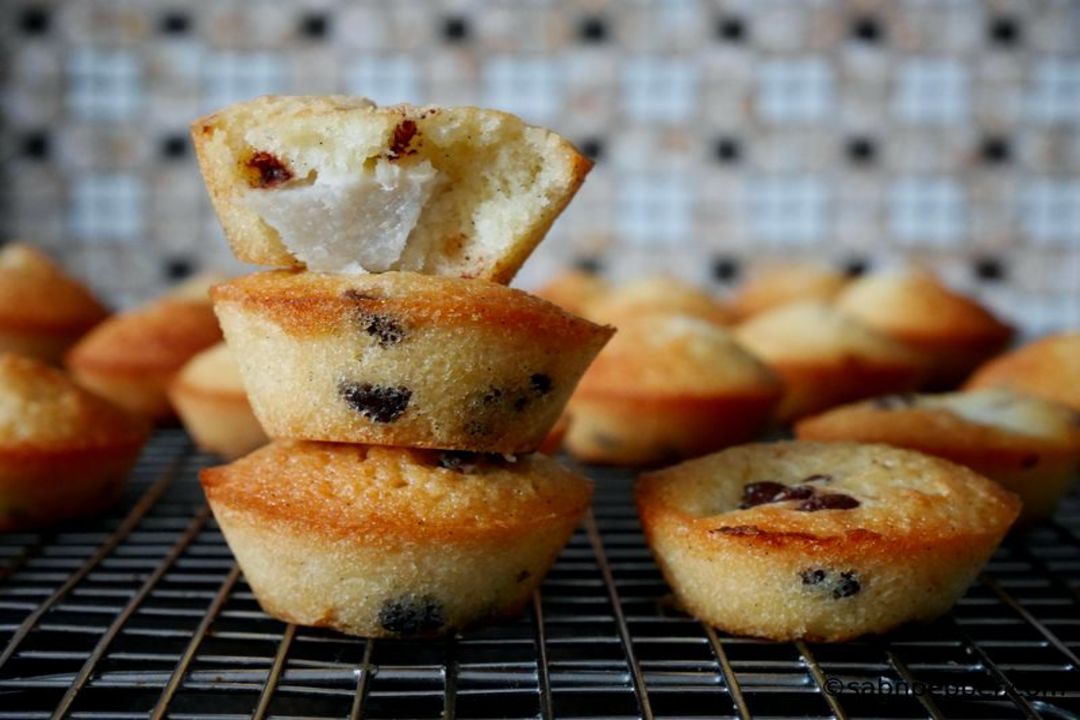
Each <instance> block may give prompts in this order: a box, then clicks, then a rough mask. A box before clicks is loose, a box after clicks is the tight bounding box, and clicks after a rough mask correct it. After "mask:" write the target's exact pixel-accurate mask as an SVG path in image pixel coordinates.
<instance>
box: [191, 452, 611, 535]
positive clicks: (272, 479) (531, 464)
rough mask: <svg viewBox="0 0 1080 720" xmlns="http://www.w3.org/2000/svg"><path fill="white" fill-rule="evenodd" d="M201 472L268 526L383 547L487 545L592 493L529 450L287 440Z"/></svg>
mask: <svg viewBox="0 0 1080 720" xmlns="http://www.w3.org/2000/svg"><path fill="white" fill-rule="evenodd" d="M443 465H446V466H448V467H457V468H458V469H448V467H443ZM462 470H464V471H462ZM200 477H201V481H202V485H203V489H204V490H205V491H206V494H207V497H208V499H209V500H210V501H211V502H212V503H214V504H215V505H216V506H222V507H226V508H232V509H234V510H236V511H240V512H243V513H245V514H246V515H247V516H249V517H255V518H259V519H260V521H262V522H265V523H267V524H268V525H276V526H283V525H287V526H292V527H294V528H295V529H296V530H298V531H299V530H303V532H304V533H305V534H307V535H309V536H311V537H318V538H324V539H327V540H335V539H340V538H349V537H364V538H365V541H366V542H377V543H388V544H391V545H399V544H401V543H410V542H418V543H439V544H442V545H446V544H475V543H484V544H487V543H490V544H492V546H493V547H495V546H497V544H498V543H499V542H502V541H505V540H506V539H508V538H512V537H517V536H519V535H522V534H524V533H527V532H531V531H533V529H535V528H538V527H543V526H545V525H549V524H551V523H553V522H558V521H560V520H565V519H575V518H577V517H580V515H581V514H582V513H584V512H585V509H586V508H587V507H588V505H589V500H590V498H591V496H592V486H591V483H589V482H588V481H586V480H583V479H582V478H581V477H579V476H577V475H575V474H573V473H571V472H569V471H568V470H565V469H563V468H562V467H561V466H560V465H558V463H556V462H555V461H554V460H551V459H550V458H547V457H545V456H543V455H538V454H537V455H525V456H520V457H517V458H516V459H514V460H513V461H509V460H503V459H501V458H490V459H489V458H486V457H484V456H473V455H471V454H455V453H447V454H443V453H440V452H437V451H424V450H412V449H407V448H390V447H377V446H364V445H342V444H332V443H310V442H302V441H293V440H279V441H276V442H274V443H271V444H270V445H267V446H266V447H264V448H262V449H260V450H257V451H255V452H254V453H252V454H251V455H248V456H247V457H245V458H243V459H241V460H238V461H236V462H234V463H232V464H231V465H226V466H222V467H216V468H209V469H206V470H203V471H202V474H201V476H200ZM285 479H287V481H283V480H285Z"/></svg>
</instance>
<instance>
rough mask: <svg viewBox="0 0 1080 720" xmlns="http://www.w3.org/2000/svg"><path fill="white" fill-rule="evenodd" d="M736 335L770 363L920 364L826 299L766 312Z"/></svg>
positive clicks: (802, 302)
mask: <svg viewBox="0 0 1080 720" xmlns="http://www.w3.org/2000/svg"><path fill="white" fill-rule="evenodd" d="M735 337H736V338H737V339H738V340H739V342H741V343H742V344H743V345H745V346H746V347H747V348H748V349H749V350H750V351H751V352H753V353H754V354H756V355H758V356H759V357H761V358H763V359H765V360H767V361H775V360H783V361H792V362H797V361H800V360H805V361H811V362H814V361H816V362H837V363H838V362H843V361H845V360H848V359H856V358H857V359H861V360H870V361H877V362H880V363H885V364H896V365H913V366H915V365H919V364H920V360H919V357H918V356H917V355H915V354H914V353H913V352H912V351H911V350H909V349H908V348H907V347H906V346H904V345H903V344H901V343H899V342H897V341H896V340H893V339H892V338H890V337H889V336H887V335H883V334H882V333H880V332H878V331H876V330H874V329H873V328H871V327H869V326H867V325H865V324H864V323H862V322H861V321H859V320H857V319H855V318H853V317H851V316H849V315H847V314H845V313H843V312H841V311H839V310H837V309H836V308H835V307H833V306H832V305H829V304H827V303H825V302H821V301H813V300H803V301H798V302H794V303H789V304H786V305H783V306H781V307H777V308H774V309H771V310H766V311H765V312H762V313H760V314H758V315H755V316H754V317H752V318H750V319H749V320H746V321H745V322H743V323H741V324H740V325H739V326H738V327H737V328H736V329H735Z"/></svg>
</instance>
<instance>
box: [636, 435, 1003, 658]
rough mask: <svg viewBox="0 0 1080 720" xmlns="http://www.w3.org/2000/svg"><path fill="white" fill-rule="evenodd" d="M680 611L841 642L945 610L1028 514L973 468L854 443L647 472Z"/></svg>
mask: <svg viewBox="0 0 1080 720" xmlns="http://www.w3.org/2000/svg"><path fill="white" fill-rule="evenodd" d="M635 493H636V496H637V505H638V512H639V514H640V516H641V522H642V525H643V527H644V530H645V537H646V539H647V541H648V543H649V547H650V548H651V549H652V552H653V555H654V556H655V557H656V560H657V563H658V564H659V565H660V569H661V570H662V571H663V573H664V577H665V578H666V579H667V581H668V583H669V584H670V585H671V588H672V589H673V590H674V591H675V595H676V597H677V598H678V600H679V601H680V603H681V604H682V606H683V607H684V608H685V609H686V610H688V611H689V612H690V613H692V614H693V615H695V616H696V617H698V618H699V619H701V620H703V621H705V622H707V623H709V624H711V625H715V626H717V627H719V628H721V629H723V630H726V631H727V632H730V633H734V634H738V635H752V636H758V637H765V638H770V639H773V640H799V639H804V640H812V641H825V642H833V641H842V640H849V639H851V638H855V637H858V636H860V635H865V634H867V633H883V632H886V631H888V630H891V629H892V628H894V627H896V626H898V625H900V624H902V623H905V622H908V621H912V620H929V619H932V618H935V617H937V616H939V615H941V614H942V613H944V612H946V611H947V610H948V609H949V608H950V607H951V606H952V605H953V603H954V602H956V600H957V599H958V598H959V597H960V596H961V595H963V594H964V591H965V590H967V588H968V586H969V585H970V584H971V582H972V580H973V579H974V578H975V576H976V574H977V573H978V572H979V569H980V568H982V566H983V565H984V564H985V563H986V561H987V559H988V558H989V557H990V555H991V553H993V551H994V549H995V548H996V547H997V545H998V543H1000V542H1001V539H1002V538H1003V537H1004V536H1005V533H1006V532H1007V531H1008V529H1009V526H1010V525H1011V524H1012V522H1013V520H1015V519H1016V516H1017V514H1018V513H1019V511H1020V502H1019V500H1017V498H1016V497H1015V496H1014V495H1012V494H1011V493H1009V492H1008V491H1006V490H1004V489H1003V488H1002V487H1001V486H999V485H997V484H996V483H993V482H991V481H989V480H987V479H986V478H983V477H982V476H980V475H977V474H975V473H974V472H972V471H971V470H968V469H967V468H964V467H961V466H959V465H954V464H953V463H950V462H947V461H945V460H941V459H938V458H933V457H929V456H927V455H922V454H920V453H917V452H913V451H911V450H901V449H898V448H892V447H888V446H885V445H859V444H855V443H809V442H780V443H768V444H755V445H744V446H741V447H735V448H729V449H728V450H724V451H723V452H719V453H715V454H713V455H709V456H707V457H703V458H699V459H697V460H691V461H689V462H685V463H682V464H681V465H676V466H674V467H671V468H667V469H665V470H661V471H659V472H654V473H650V474H646V475H642V476H641V478H640V479H639V481H638V483H637V486H636V490H635Z"/></svg>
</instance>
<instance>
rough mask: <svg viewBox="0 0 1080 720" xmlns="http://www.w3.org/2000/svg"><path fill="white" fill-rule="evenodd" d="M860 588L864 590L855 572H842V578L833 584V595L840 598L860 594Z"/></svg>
mask: <svg viewBox="0 0 1080 720" xmlns="http://www.w3.org/2000/svg"><path fill="white" fill-rule="evenodd" d="M860 590H862V584H861V583H860V582H859V580H858V578H857V577H856V576H855V573H854V572H845V573H840V580H838V581H837V582H836V585H834V586H833V591H832V596H833V597H834V598H836V599H837V600H840V599H841V598H846V597H851V596H852V595H858V594H859V591H860Z"/></svg>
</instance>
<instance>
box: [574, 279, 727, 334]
mask: <svg viewBox="0 0 1080 720" xmlns="http://www.w3.org/2000/svg"><path fill="white" fill-rule="evenodd" d="M645 312H649V313H651V312H667V313H675V314H679V315H690V316H692V317H697V318H701V319H702V320H708V321H709V322H713V323H716V324H717V325H727V324H729V323H730V322H731V320H732V316H731V312H730V311H729V310H728V309H727V308H726V307H725V306H724V304H723V303H722V302H721V301H720V300H719V299H718V298H716V297H714V296H713V295H712V294H711V293H709V292H707V291H705V290H703V289H702V288H699V287H696V286H694V285H692V284H690V283H688V282H684V281H682V280H677V279H675V278H673V277H668V276H666V275H658V276H655V277H647V278H641V279H639V280H633V281H631V282H628V283H625V284H623V285H619V286H618V287H616V288H614V289H613V290H611V291H609V292H607V293H604V294H603V295H600V296H599V297H598V298H597V299H596V300H594V301H593V302H590V303H588V304H586V305H585V307H584V308H583V309H582V314H583V315H584V316H585V317H587V318H589V319H590V320H593V321H594V322H603V323H611V324H613V325H616V326H618V325H619V324H620V323H621V322H623V321H625V320H626V319H627V318H632V317H634V316H637V315H640V314H641V313H645Z"/></svg>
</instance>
